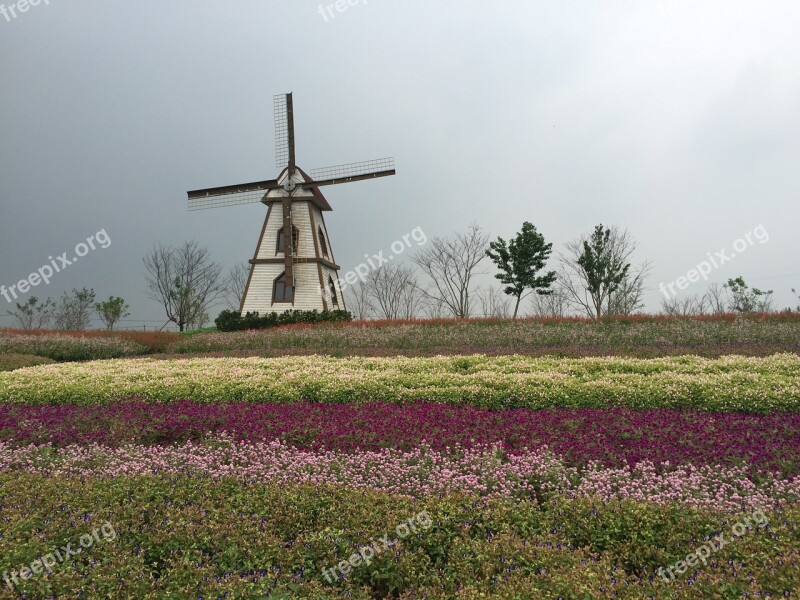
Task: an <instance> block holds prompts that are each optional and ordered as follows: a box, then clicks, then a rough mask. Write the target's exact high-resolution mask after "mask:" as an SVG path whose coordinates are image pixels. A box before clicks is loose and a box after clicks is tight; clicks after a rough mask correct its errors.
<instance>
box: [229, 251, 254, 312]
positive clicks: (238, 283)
mask: <svg viewBox="0 0 800 600" xmlns="http://www.w3.org/2000/svg"><path fill="white" fill-rule="evenodd" d="M248 277H250V264H249V263H239V264H237V265H234V266H232V267H231V268H230V269H229V270H228V294H227V300H228V307H229V308H230V309H231V310H236V311H238V310H241V308H242V302H243V301H244V292H245V289H246V288H247V279H248Z"/></svg>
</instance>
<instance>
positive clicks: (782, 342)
mask: <svg viewBox="0 0 800 600" xmlns="http://www.w3.org/2000/svg"><path fill="white" fill-rule="evenodd" d="M169 352H170V353H173V354H196V353H241V352H245V353H252V354H256V355H260V356H279V355H283V354H334V355H365V356H371V355H375V356H383V355H397V354H402V355H409V356H419V355H425V356H433V355H437V354H475V353H485V354H534V355H541V354H546V355H553V354H556V355H562V356H573V357H582V356H607V355H622V356H631V357H640V358H651V357H659V356H665V355H682V354H695V355H702V356H708V357H717V356H723V355H726V354H739V355H744V356H768V355H771V354H775V353H780V352H795V353H797V352H800V317H798V315H797V314H781V315H771V316H762V317H757V318H751V317H734V316H733V315H723V316H719V317H705V318H684V319H674V318H664V317H647V316H643V317H629V318H618V319H611V320H608V321H602V322H596V321H592V320H586V319H550V320H542V319H521V320H518V321H510V320H492V319H487V320H478V321H469V322H463V321H452V320H449V321H448V320H446V321H411V322H405V323H402V322H401V323H397V322H392V321H388V322H367V323H341V324H329V325H319V326H303V325H297V326H289V327H280V328H277V329H273V330H270V331H268V332H264V331H249V332H242V333H231V334H220V333H209V334H200V335H194V336H191V337H188V338H182V339H179V340H178V341H177V342H175V343H174V344H172V345H171V346H170V348H169Z"/></svg>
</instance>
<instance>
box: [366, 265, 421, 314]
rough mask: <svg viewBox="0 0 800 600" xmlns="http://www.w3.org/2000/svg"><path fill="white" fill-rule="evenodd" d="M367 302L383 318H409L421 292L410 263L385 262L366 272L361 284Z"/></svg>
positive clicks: (414, 310) (413, 312)
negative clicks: (367, 299) (364, 290)
mask: <svg viewBox="0 0 800 600" xmlns="http://www.w3.org/2000/svg"><path fill="white" fill-rule="evenodd" d="M363 286H364V288H365V289H366V293H367V296H368V298H369V301H370V304H371V305H372V306H373V307H374V310H375V311H376V313H377V314H378V316H380V317H383V318H384V319H412V318H414V317H415V316H416V313H417V309H418V308H419V307H420V303H421V300H422V294H421V292H420V288H419V286H418V285H417V280H416V274H415V272H414V269H413V268H412V267H410V266H405V265H400V264H398V263H389V264H386V265H383V266H381V267H379V268H377V269H375V270H374V271H372V272H370V274H369V275H368V276H367V279H366V281H365V282H364V283H363Z"/></svg>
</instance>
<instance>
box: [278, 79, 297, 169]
mask: <svg viewBox="0 0 800 600" xmlns="http://www.w3.org/2000/svg"><path fill="white" fill-rule="evenodd" d="M274 102H275V166H276V167H277V168H278V169H281V170H283V169H285V168H286V167H289V168H290V169H294V167H295V165H296V161H295V147H294V101H293V99H292V94H278V95H277V96H275V98H274Z"/></svg>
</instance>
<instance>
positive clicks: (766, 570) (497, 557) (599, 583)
mask: <svg viewBox="0 0 800 600" xmlns="http://www.w3.org/2000/svg"><path fill="white" fill-rule="evenodd" d="M0 504H2V506H3V519H1V520H0V573H2V572H10V571H16V570H18V569H20V568H21V567H22V566H24V565H26V564H30V563H31V562H32V561H33V560H35V559H37V558H38V557H40V556H44V555H46V554H48V553H49V552H52V551H53V550H54V549H57V548H58V547H60V546H63V545H66V544H67V543H69V542H72V543H73V547H74V545H75V543H76V541H77V539H78V538H79V537H80V536H81V535H83V534H85V533H87V532H88V531H91V530H93V529H95V528H98V527H100V526H102V525H103V524H104V523H106V522H108V523H110V524H111V525H112V526H113V528H114V531H115V533H116V539H114V540H113V541H110V540H105V539H103V538H102V537H101V538H100V539H101V541H99V542H96V543H95V544H94V545H93V546H92V547H90V548H88V549H84V550H83V551H82V552H81V553H80V554H78V555H75V556H73V557H72V558H71V560H70V561H69V562H68V563H67V564H59V565H58V566H57V567H56V568H54V569H53V573H52V574H51V575H39V576H35V577H33V578H31V579H29V580H27V581H21V585H20V586H19V587H18V588H17V592H19V595H20V596H25V597H29V598H50V597H61V598H77V597H87V598H119V599H123V600H124V599H137V600H138V599H142V598H144V599H153V600H155V599H157V598H176V599H177V598H181V599H182V598H187V599H188V598H221V597H229V598H356V599H363V600H367V599H373V598H400V597H403V598H423V597H424V598H436V599H439V600H444V599H450V598H455V597H459V598H476V599H477V598H557V597H562V598H587V599H595V598H627V599H630V600H632V599H634V598H637V599H638V598H648V597H652V598H657V599H660V598H704V597H716V598H734V597H737V596H735V595H733V594H731V593H727V592H720V591H719V590H723V589H727V590H731V589H740V590H747V592H748V593H750V594H753V595H757V596H768V595H771V596H772V597H785V596H786V595H788V594H790V593H791V592H792V591H794V590H796V589H798V587H800V569H798V560H800V559H799V558H798V553H797V548H798V547H800V529H798V528H797V526H796V524H797V523H798V522H799V521H800V509H799V508H798V507H786V508H779V509H778V511H777V512H774V511H773V512H768V513H767V517H768V519H769V523H770V526H769V528H767V529H765V530H756V529H754V530H751V531H748V532H747V533H746V534H745V535H744V536H743V537H741V538H739V539H737V540H735V541H732V542H731V543H730V544H729V545H728V546H726V547H725V548H724V549H723V550H721V551H720V552H719V553H718V554H715V555H714V556H712V557H711V558H710V559H709V561H708V564H707V565H705V566H703V565H699V566H698V567H694V568H692V569H691V571H690V572H689V573H686V574H684V575H683V576H681V577H679V578H678V579H677V580H676V581H674V582H671V583H666V582H664V581H663V580H661V579H660V578H659V577H657V576H655V574H654V570H655V569H656V568H658V567H660V566H666V565H668V564H671V563H674V562H675V561H677V560H681V559H683V558H684V557H685V556H686V555H687V554H688V553H690V552H693V551H694V550H695V549H696V548H697V547H698V546H699V545H700V544H702V543H703V541H704V539H705V538H707V537H708V536H709V535H712V534H715V533H719V532H723V531H727V532H730V528H731V524H732V523H733V522H735V521H736V520H737V518H736V517H728V516H724V515H718V514H714V513H710V512H700V511H696V510H691V509H685V508H684V507H679V506H677V505H676V506H673V507H667V508H664V507H660V506H656V505H652V504H649V503H646V502H630V501H629V502H622V503H617V502H614V503H608V504H606V503H602V502H599V501H593V500H577V501H570V502H567V501H563V502H562V501H557V502H554V503H552V504H548V505H545V506H539V505H537V504H536V503H535V502H527V501H517V502H494V503H483V502H480V501H476V500H475V499H474V498H471V497H468V496H446V497H442V498H436V497H434V498H428V499H425V500H412V499H409V498H403V497H398V496H392V495H388V494H382V493H379V492H374V491H368V490H357V489H346V488H344V487H325V488H319V487H311V486H297V485H292V484H281V485H263V484H246V483H243V482H238V481H234V480H217V481H213V480H210V479H207V478H200V477H195V478H192V477H184V476H149V477H130V478H117V479H106V480H92V479H88V480H87V479H85V478H74V479H73V478H63V477H40V476H37V475H32V474H28V473H17V472H15V473H13V474H11V473H3V472H0ZM423 510H424V511H426V512H427V513H428V515H429V516H430V519H431V523H432V526H431V527H430V528H429V529H427V530H421V529H420V530H418V531H417V532H416V533H412V534H411V535H409V536H407V537H406V538H405V539H402V540H399V539H398V536H397V534H396V533H395V528H396V527H397V526H398V525H399V524H401V523H403V522H405V521H407V520H408V519H409V518H410V517H413V516H414V515H417V514H419V513H420V512H422V511H423ZM381 536H387V537H388V539H389V540H390V541H396V543H395V544H394V545H393V546H392V547H391V549H390V550H389V551H386V552H383V553H380V554H378V555H377V556H376V557H375V558H374V560H372V561H371V562H370V564H361V565H359V566H357V567H356V568H354V569H353V570H352V571H351V572H350V573H349V575H347V577H344V578H340V579H338V580H335V581H333V582H332V583H329V582H328V581H327V580H326V578H325V576H324V575H323V571H322V570H323V569H330V568H331V567H333V566H335V565H336V564H338V563H339V562H340V561H342V560H346V559H347V558H348V557H349V556H351V555H352V554H354V553H355V552H357V551H358V549H359V548H360V547H362V546H364V545H367V544H369V543H370V542H372V541H373V540H377V539H378V538H380V537H381ZM729 561H730V562H729ZM690 578H691V581H690ZM3 593H5V594H6V595H7V596H8V597H16V596H12V595H9V594H8V590H7V589H4V590H3V591H0V594H3ZM3 597H6V596H3Z"/></svg>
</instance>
